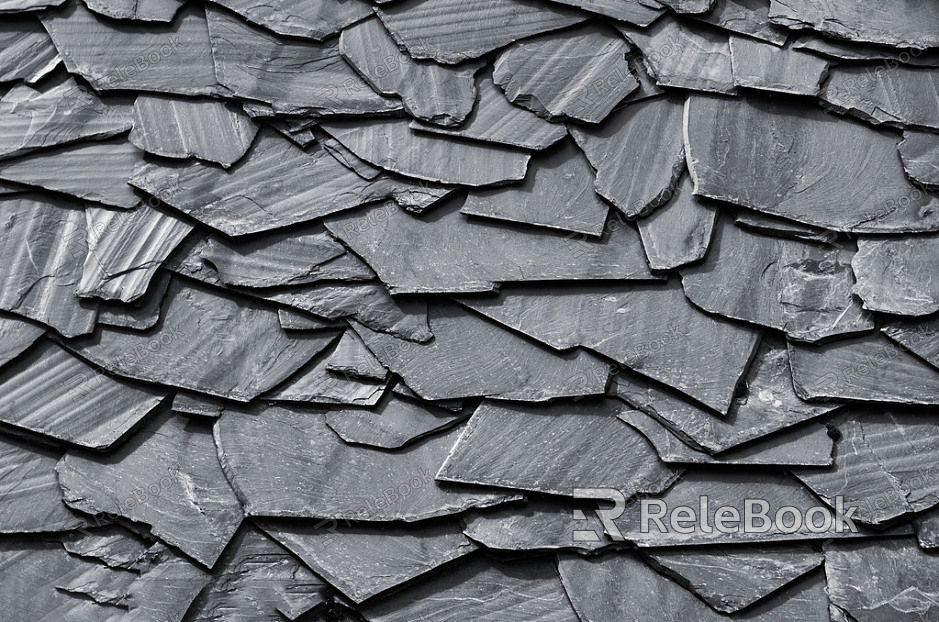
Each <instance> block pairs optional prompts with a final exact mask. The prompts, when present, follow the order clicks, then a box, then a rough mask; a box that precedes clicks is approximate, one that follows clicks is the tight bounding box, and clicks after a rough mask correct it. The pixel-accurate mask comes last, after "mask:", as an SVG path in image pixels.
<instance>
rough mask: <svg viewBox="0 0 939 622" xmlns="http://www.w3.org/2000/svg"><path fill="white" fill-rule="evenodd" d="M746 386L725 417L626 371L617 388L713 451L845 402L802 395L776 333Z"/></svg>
mask: <svg viewBox="0 0 939 622" xmlns="http://www.w3.org/2000/svg"><path fill="white" fill-rule="evenodd" d="M740 386H741V387H745V388H746V390H745V391H741V393H740V394H739V395H735V396H734V398H733V401H732V402H731V404H730V407H729V408H728V410H727V414H726V415H725V416H723V417H721V416H719V414H718V413H717V412H714V411H710V410H708V409H707V408H704V407H703V406H701V405H699V404H697V403H695V402H693V401H691V400H689V399H687V398H685V397H683V396H681V395H679V394H677V393H676V392H674V391H670V390H668V388H667V387H664V386H661V385H657V384H656V383H654V382H652V381H650V380H647V379H646V378H643V377H642V376H640V375H638V374H630V373H627V372H625V371H623V370H620V371H619V373H618V374H617V376H616V379H615V384H614V387H613V391H614V394H615V395H616V396H617V397H619V398H620V399H622V400H624V401H625V402H626V403H628V404H629V405H630V406H632V407H633V408H637V409H639V410H641V411H643V412H645V413H647V414H649V415H651V416H653V417H655V418H656V419H658V420H659V421H660V422H661V423H662V424H663V425H665V426H666V427H668V429H669V430H670V431H671V432H672V433H674V434H675V435H676V436H678V437H679V438H680V439H681V440H682V441H683V442H685V443H687V444H689V445H691V446H692V447H695V448H700V449H702V450H704V451H707V452H709V453H719V452H725V451H728V450H731V449H733V448H735V447H737V446H739V445H743V444H744V443H747V442H749V441H753V440H755V439H759V438H761V437H764V436H767V435H769V434H772V433H773V432H778V431H779V430H784V429H786V428H789V427H790V426H794V425H796V424H799V423H802V422H805V421H808V420H810V419H814V418H816V417H820V416H821V415H824V414H826V413H829V412H831V411H833V410H835V409H837V408H840V407H841V406H843V404H841V403H838V402H825V403H821V404H810V403H808V402H804V401H802V400H801V399H799V397H798V396H797V395H796V392H795V391H794V390H793V380H792V375H791V374H790V371H789V352H788V350H787V349H786V345H785V344H784V343H782V342H781V341H779V340H778V339H774V338H771V337H764V338H763V340H762V341H761V343H760V346H759V349H758V350H757V351H756V355H755V356H754V358H753V361H752V363H750V366H749V368H748V369H747V370H746V375H745V376H744V377H743V378H742V380H741V382H740ZM768 442H769V441H768ZM740 451H744V449H743V448H742V447H741V448H740Z"/></svg>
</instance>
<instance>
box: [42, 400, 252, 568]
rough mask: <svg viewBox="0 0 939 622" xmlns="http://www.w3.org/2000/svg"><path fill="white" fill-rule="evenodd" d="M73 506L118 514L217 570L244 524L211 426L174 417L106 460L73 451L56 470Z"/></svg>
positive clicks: (146, 429) (148, 429)
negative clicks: (234, 536)
mask: <svg viewBox="0 0 939 622" xmlns="http://www.w3.org/2000/svg"><path fill="white" fill-rule="evenodd" d="M56 471H57V472H58V476H59V485H60V486H61V487H62V491H63V494H64V496H65V502H66V503H67V504H68V505H69V507H72V508H75V509H78V510H81V511H83V512H87V513H89V514H96V513H98V512H107V513H109V514H108V515H109V516H110V515H112V514H117V515H119V516H122V517H124V518H126V519H128V520H131V521H134V522H136V523H144V524H146V525H149V526H150V528H151V532H152V533H153V535H155V536H157V537H159V538H160V539H161V540H163V541H164V542H166V543H168V544H171V545H172V546H175V547H177V548H178V549H179V550H181V551H183V552H184V553H186V554H187V555H189V556H190V557H192V558H193V559H195V560H196V561H198V562H199V563H201V564H203V565H204V566H206V567H207V568H211V567H212V566H213V565H214V564H215V561H216V560H217V559H218V557H219V555H221V553H222V550H223V549H224V548H225V547H226V545H227V544H228V541H229V540H231V538H232V536H233V535H234V534H235V531H237V529H238V526H239V525H240V524H241V521H242V518H243V516H244V515H243V514H242V512H241V506H240V505H239V504H238V499H237V498H236V497H235V493H234V492H233V491H232V489H231V486H230V485H229V483H228V481H227V480H226V479H225V475H224V474H223V473H222V469H221V467H220V466H219V463H218V457H217V456H216V452H215V444H214V442H213V440H212V431H211V427H210V426H209V425H207V424H202V423H201V422H196V421H194V420H192V419H188V418H186V417H180V416H179V415H173V414H172V413H170V412H167V413H165V414H163V415H161V416H160V417H158V418H156V419H154V420H153V421H152V422H151V423H149V424H148V425H147V426H145V427H144V428H143V429H142V430H141V431H140V432H139V433H138V434H137V435H136V436H135V437H134V439H133V440H132V441H130V442H128V443H125V444H124V445H122V446H121V447H120V448H118V449H117V451H115V452H113V453H111V454H109V455H107V456H104V457H100V456H97V455H89V454H87V453H82V452H76V451H74V450H73V451H70V452H68V453H67V454H66V455H65V457H63V458H62V460H61V461H59V464H58V465H57V466H56Z"/></svg>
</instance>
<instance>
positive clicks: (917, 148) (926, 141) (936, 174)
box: [898, 132, 939, 189]
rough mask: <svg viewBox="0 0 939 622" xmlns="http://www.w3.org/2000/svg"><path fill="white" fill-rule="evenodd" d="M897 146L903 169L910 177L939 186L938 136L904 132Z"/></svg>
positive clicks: (926, 183)
mask: <svg viewBox="0 0 939 622" xmlns="http://www.w3.org/2000/svg"><path fill="white" fill-rule="evenodd" d="M898 148H899V150H900V159H901V160H902V161H903V170H905V171H906V174H907V175H909V176H910V179H912V180H913V181H916V182H919V183H921V184H923V185H924V186H928V187H930V188H933V189H935V188H939V137H937V136H936V135H935V134H930V133H927V132H904V133H903V140H902V141H901V142H900V145H899V147H898Z"/></svg>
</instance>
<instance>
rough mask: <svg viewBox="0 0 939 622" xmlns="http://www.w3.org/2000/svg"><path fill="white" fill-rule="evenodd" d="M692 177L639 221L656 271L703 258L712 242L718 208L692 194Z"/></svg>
mask: <svg viewBox="0 0 939 622" xmlns="http://www.w3.org/2000/svg"><path fill="white" fill-rule="evenodd" d="M693 191H694V185H693V184H692V182H691V177H689V176H688V175H682V177H681V181H679V183H678V185H677V186H676V187H675V189H674V191H673V192H672V196H671V198H670V199H668V202H667V203H665V205H664V206H662V207H660V208H659V209H657V210H655V211H654V212H652V213H651V214H649V215H647V216H645V217H643V218H640V219H638V220H637V221H636V226H637V227H638V228H639V237H641V238H642V248H643V249H644V250H645V252H646V259H647V260H648V262H649V267H650V268H652V269H653V270H672V269H674V268H680V267H682V266H685V265H688V264H690V263H695V262H696V261H699V260H701V259H703V258H704V256H705V255H706V254H707V252H708V248H709V247H710V245H711V237H712V234H713V232H714V224H715V223H716V222H717V209H716V207H715V206H714V205H713V204H709V203H707V199H701V198H699V197H696V196H694V194H692V193H693Z"/></svg>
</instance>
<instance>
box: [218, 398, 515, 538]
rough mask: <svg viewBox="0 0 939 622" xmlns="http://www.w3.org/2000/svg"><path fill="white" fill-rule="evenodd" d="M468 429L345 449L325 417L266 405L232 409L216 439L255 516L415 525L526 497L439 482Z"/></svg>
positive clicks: (235, 483)
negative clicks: (394, 445) (399, 444)
mask: <svg viewBox="0 0 939 622" xmlns="http://www.w3.org/2000/svg"><path fill="white" fill-rule="evenodd" d="M462 431H463V430H462V428H455V429H453V430H452V431H450V432H447V433H446V434H441V435H437V436H433V437H430V438H428V439H426V440H424V441H421V442H419V443H415V444H413V445H410V446H408V447H406V448H404V449H402V450H399V451H396V452H390V451H386V450H383V449H372V448H368V447H353V446H351V445H348V444H346V443H345V442H344V441H343V440H342V439H340V438H339V436H338V435H336V433H335V432H333V431H332V430H331V429H330V428H329V426H328V425H327V424H326V415H325V413H323V412H316V411H310V410H300V409H287V408H282V407H267V408H261V409H260V410H259V411H258V412H257V414H255V413H245V412H236V411H227V412H226V413H225V414H223V415H222V417H221V418H219V419H218V420H217V421H216V423H215V440H216V443H217V444H218V447H219V456H220V459H221V463H222V468H223V469H224V470H225V474H226V476H227V477H228V478H229V481H231V483H232V487H233V488H234V489H235V492H236V493H237V494H238V497H239V499H241V502H242V505H243V507H244V509H245V513H246V514H247V515H248V516H268V517H294V518H321V519H332V520H346V521H349V520H356V521H373V522H387V521H405V522H412V521H418V520H423V519H425V518H432V517H436V516H446V515H450V514H456V513H458V512H462V511H464V510H466V509H469V508H472V507H487V506H490V505H496V504H499V503H503V502H505V501H510V500H517V499H519V498H520V497H519V495H517V494H513V493H504V492H501V491H493V492H490V491H489V490H488V489H485V488H481V487H479V486H453V485H447V484H440V483H437V482H435V481H434V474H435V473H436V472H437V469H439V468H440V465H441V464H443V461H444V459H445V458H446V456H447V452H448V451H449V450H450V447H451V446H452V445H453V443H455V442H456V439H457V437H458V436H459V435H460V433H461V432H462ZM320 526H322V525H320Z"/></svg>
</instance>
